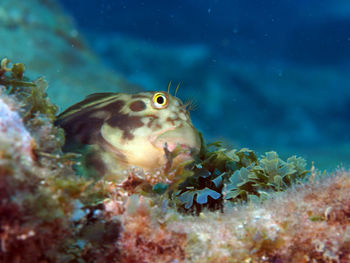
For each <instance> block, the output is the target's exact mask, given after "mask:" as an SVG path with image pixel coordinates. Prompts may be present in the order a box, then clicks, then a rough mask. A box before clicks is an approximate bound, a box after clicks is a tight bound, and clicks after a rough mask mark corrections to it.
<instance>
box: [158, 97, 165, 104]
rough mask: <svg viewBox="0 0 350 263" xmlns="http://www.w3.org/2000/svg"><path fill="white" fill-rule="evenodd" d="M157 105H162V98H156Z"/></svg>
mask: <svg viewBox="0 0 350 263" xmlns="http://www.w3.org/2000/svg"><path fill="white" fill-rule="evenodd" d="M157 103H158V104H163V103H164V98H163V97H162V96H159V97H158V98H157Z"/></svg>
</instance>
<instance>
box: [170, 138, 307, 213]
mask: <svg viewBox="0 0 350 263" xmlns="http://www.w3.org/2000/svg"><path fill="white" fill-rule="evenodd" d="M187 173H191V176H188V178H187V179H186V180H185V181H184V182H182V183H181V184H179V186H178V189H177V191H175V193H173V194H172V195H173V199H174V200H175V201H177V203H178V204H179V205H180V207H181V209H182V210H183V211H195V212H196V213H199V212H200V211H201V210H202V209H203V208H209V209H210V210H217V209H223V204H224V202H241V201H248V200H251V199H256V198H260V199H261V198H265V197H267V196H268V193H269V192H271V191H273V192H276V191H277V192H278V191H284V190H286V189H287V188H288V187H290V186H291V185H293V184H295V183H300V182H302V181H303V180H304V178H305V177H306V176H307V175H308V174H309V171H308V170H307V169H306V161H305V160H304V159H303V158H301V157H296V156H292V157H290V158H288V159H287V161H283V160H282V159H280V158H279V156H278V154H277V153H276V152H273V151H271V152H267V153H265V155H263V156H261V157H260V158H258V157H257V156H256V154H255V153H254V151H252V150H249V149H247V148H242V149H241V150H238V151H237V150H235V149H233V150H227V149H225V148H223V147H222V146H221V143H213V144H209V145H208V146H204V145H203V146H202V151H201V154H200V157H199V159H198V160H197V161H196V163H195V165H194V167H193V168H192V170H191V171H187Z"/></svg>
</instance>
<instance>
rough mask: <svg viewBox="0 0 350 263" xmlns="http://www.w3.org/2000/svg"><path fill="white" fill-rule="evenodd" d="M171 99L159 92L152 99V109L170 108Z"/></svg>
mask: <svg viewBox="0 0 350 263" xmlns="http://www.w3.org/2000/svg"><path fill="white" fill-rule="evenodd" d="M168 104H169V98H168V95H167V94H166V93H165V92H157V93H155V94H154V95H153V98H152V107H153V108H154V109H164V108H166V107H168Z"/></svg>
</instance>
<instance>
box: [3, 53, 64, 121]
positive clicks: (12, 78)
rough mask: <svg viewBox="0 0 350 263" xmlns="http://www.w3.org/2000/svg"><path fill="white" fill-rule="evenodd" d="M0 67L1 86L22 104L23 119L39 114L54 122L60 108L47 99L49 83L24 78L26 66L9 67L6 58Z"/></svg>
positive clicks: (8, 61)
mask: <svg viewBox="0 0 350 263" xmlns="http://www.w3.org/2000/svg"><path fill="white" fill-rule="evenodd" d="M0 65H1V67H0V85H1V86H4V87H5V93H6V94H8V95H14V96H15V97H16V98H17V99H18V100H19V101H21V102H22V104H23V105H22V106H23V108H22V112H23V113H24V116H23V118H24V119H25V120H28V119H30V118H33V117H34V116H35V115H37V114H43V115H45V116H46V117H48V118H49V119H50V120H54V119H55V116H56V113H57V111H58V107H57V106H56V105H55V104H53V103H51V102H50V100H49V98H48V97H47V94H46V90H47V88H48V85H47V82H46V81H45V80H44V79H43V78H39V79H37V80H35V81H30V80H29V79H28V78H27V77H25V76H24V71H25V66H24V64H22V63H15V64H13V65H12V67H9V65H10V60H9V59H7V58H4V59H2V60H1V62H0Z"/></svg>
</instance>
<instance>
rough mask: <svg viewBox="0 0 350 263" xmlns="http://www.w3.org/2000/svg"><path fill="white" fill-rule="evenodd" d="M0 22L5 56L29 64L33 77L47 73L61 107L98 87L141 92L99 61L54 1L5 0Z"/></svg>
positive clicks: (94, 90) (51, 87) (114, 90)
mask: <svg viewBox="0 0 350 263" xmlns="http://www.w3.org/2000/svg"><path fill="white" fill-rule="evenodd" d="M0 26H1V30H0V41H1V56H6V57H8V58H9V59H10V60H11V61H14V62H15V61H21V62H23V63H24V64H25V65H26V66H27V67H30V69H31V70H30V72H29V77H31V78H37V77H39V76H45V78H46V80H47V81H48V82H49V84H50V89H49V90H48V93H49V96H50V97H51V98H52V101H53V102H54V103H57V104H58V105H60V106H62V107H67V106H69V105H71V104H73V103H74V102H76V101H77V100H78V99H79V98H81V97H82V96H84V95H87V94H90V93H93V92H96V91H98V90H101V91H113V92H122V91H128V92H130V91H132V90H138V88H137V87H136V86H133V85H130V84H128V83H127V82H126V81H125V80H124V79H123V77H121V76H120V75H118V73H116V72H111V71H110V70H108V69H107V68H106V67H104V66H103V65H102V64H101V63H100V62H99V61H98V59H97V57H96V56H95V55H94V54H93V53H92V52H91V51H90V49H89V48H88V46H87V45H86V43H85V41H84V39H83V38H82V37H81V36H80V34H79V33H78V31H77V29H76V28H75V25H74V23H72V21H71V19H70V18H69V17H68V16H67V15H65V13H64V12H63V11H62V9H61V8H60V6H59V5H58V4H57V2H56V1H54V0H45V1H43V0H28V1H21V0H4V1H1V6H0Z"/></svg>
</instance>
